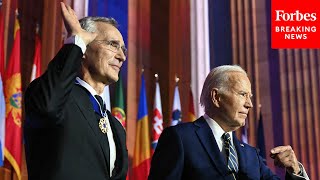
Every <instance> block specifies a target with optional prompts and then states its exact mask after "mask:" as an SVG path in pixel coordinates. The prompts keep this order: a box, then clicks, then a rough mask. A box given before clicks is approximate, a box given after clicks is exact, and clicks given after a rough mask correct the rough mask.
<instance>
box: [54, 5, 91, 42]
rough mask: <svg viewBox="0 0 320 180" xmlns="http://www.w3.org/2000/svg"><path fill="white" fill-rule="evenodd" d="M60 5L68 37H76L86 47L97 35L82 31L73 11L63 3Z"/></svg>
mask: <svg viewBox="0 0 320 180" xmlns="http://www.w3.org/2000/svg"><path fill="white" fill-rule="evenodd" d="M60 4H61V14H62V18H63V22H64V25H65V27H66V29H67V31H68V37H69V36H74V35H78V36H80V37H81V38H82V40H83V41H84V43H85V44H86V45H87V44H89V43H90V42H92V41H93V40H94V39H95V38H96V37H97V33H92V32H87V31H86V30H84V29H82V28H81V26H80V23H79V21H78V17H77V15H76V13H75V12H74V10H73V9H72V8H71V7H70V6H68V5H66V4H64V3H63V2H61V3H60Z"/></svg>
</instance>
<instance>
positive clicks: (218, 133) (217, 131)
mask: <svg viewBox="0 0 320 180" xmlns="http://www.w3.org/2000/svg"><path fill="white" fill-rule="evenodd" d="M203 117H204V119H205V120H206V121H207V123H208V125H209V127H210V129H211V130H212V132H213V135H214V138H215V139H219V140H222V135H223V134H224V133H225V131H224V130H223V129H222V128H221V126H220V125H219V124H218V123H217V122H216V121H215V120H214V119H212V118H210V117H209V116H208V115H207V114H204V115H203ZM227 133H228V134H229V135H230V137H231V143H232V144H233V136H232V131H229V132H227Z"/></svg>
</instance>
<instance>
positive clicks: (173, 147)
mask: <svg viewBox="0 0 320 180" xmlns="http://www.w3.org/2000/svg"><path fill="white" fill-rule="evenodd" d="M251 97H252V93H251V83H250V81H249V78H248V76H247V73H246V72H245V71H244V70H243V69H242V68H241V67H240V66H236V65H224V66H219V67H216V68H214V69H213V70H212V71H211V72H210V73H209V75H208V76H207V78H206V80H205V82H204V85H203V88H202V93H201V97H200V102H201V104H202V105H203V106H204V108H205V114H204V115H203V116H201V117H200V118H199V119H197V120H196V121H194V122H191V123H185V124H179V125H177V126H172V127H168V128H166V129H165V130H164V131H163V133H162V134H161V137H160V139H159V142H158V146H157V148H156V151H155V153H154V155H153V158H152V162H151V170H150V175H149V179H150V180H155V179H159V180H160V179H161V180H164V179H166V180H168V179H172V180H177V179H197V180H205V179H215V180H218V179H230V180H231V179H279V177H277V176H276V175H275V174H274V173H273V172H272V171H271V170H270V169H269V168H268V167H267V166H266V165H265V164H264V163H263V161H262V158H261V157H260V156H259V153H258V151H257V149H256V148H254V147H251V146H250V145H248V144H245V143H242V142H240V141H239V140H238V139H237V137H236V136H235V134H234V133H233V132H234V131H235V130H237V129H238V128H240V127H242V126H244V125H245V119H246V118H247V115H248V112H249V110H250V108H252V107H253V105H252V102H251ZM270 153H271V157H272V158H273V159H275V163H276V164H277V165H279V166H280V167H285V168H286V171H287V174H286V179H309V178H308V176H307V174H306V172H305V170H304V168H303V166H302V165H301V164H300V163H299V162H298V161H297V158H296V156H295V154H294V152H293V150H292V148H291V146H279V147H275V148H273V149H272V150H271V151H270Z"/></svg>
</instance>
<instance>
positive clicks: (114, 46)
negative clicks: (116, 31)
mask: <svg viewBox="0 0 320 180" xmlns="http://www.w3.org/2000/svg"><path fill="white" fill-rule="evenodd" d="M94 41H97V42H100V44H104V45H105V46H106V47H109V50H110V51H112V52H114V53H117V52H119V50H120V49H121V51H122V53H123V54H124V55H125V56H127V53H128V50H127V48H126V47H125V46H121V45H120V43H119V41H115V40H94Z"/></svg>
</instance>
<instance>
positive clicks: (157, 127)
mask: <svg viewBox="0 0 320 180" xmlns="http://www.w3.org/2000/svg"><path fill="white" fill-rule="evenodd" d="M152 126H153V128H152V143H151V154H153V153H154V151H155V149H156V147H157V144H158V140H159V137H160V135H161V133H162V131H163V116H162V107H161V96H160V86H159V82H156V92H155V96H154V106H153V120H152Z"/></svg>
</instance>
